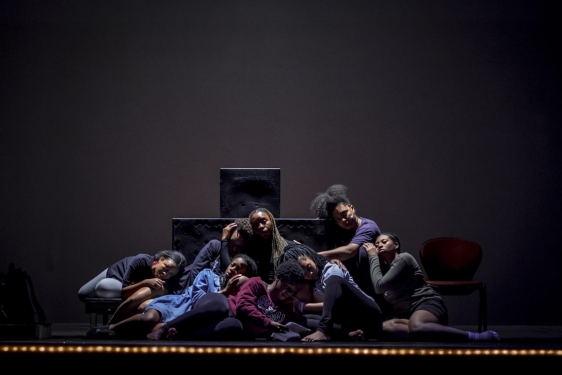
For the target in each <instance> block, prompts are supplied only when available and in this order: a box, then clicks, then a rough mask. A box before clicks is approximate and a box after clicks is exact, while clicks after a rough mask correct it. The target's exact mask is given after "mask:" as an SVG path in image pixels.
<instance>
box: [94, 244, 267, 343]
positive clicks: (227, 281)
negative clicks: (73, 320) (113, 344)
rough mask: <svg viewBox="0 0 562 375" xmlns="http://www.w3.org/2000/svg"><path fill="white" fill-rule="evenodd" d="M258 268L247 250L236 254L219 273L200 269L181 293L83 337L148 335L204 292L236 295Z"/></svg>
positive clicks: (189, 305) (170, 295) (189, 308)
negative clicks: (193, 279) (191, 282)
mask: <svg viewBox="0 0 562 375" xmlns="http://www.w3.org/2000/svg"><path fill="white" fill-rule="evenodd" d="M257 272H258V268H257V265H256V263H255V262H254V260H253V259H252V258H250V257H249V256H248V255H246V254H237V255H235V256H234V258H233V259H232V262H231V263H230V264H229V265H228V266H227V267H226V271H225V272H224V274H222V275H221V276H218V275H217V274H216V273H215V272H213V270H212V269H210V268H206V269H203V270H202V271H200V272H199V273H198V275H197V277H196V278H195V281H194V283H193V285H191V286H190V287H189V288H187V289H186V291H185V292H184V293H183V294H180V295H175V294H168V295H165V296H161V297H158V298H155V299H153V300H152V301H151V302H150V303H149V304H148V305H147V306H146V309H145V311H143V312H141V313H138V314H135V315H133V316H131V317H129V318H127V319H125V320H122V321H120V322H118V323H115V324H109V325H106V326H101V327H95V328H92V329H91V330H89V331H88V332H87V333H86V337H88V338H102V337H113V336H116V337H119V338H131V339H144V338H147V334H149V333H150V332H151V331H153V329H154V330H156V331H157V332H160V330H159V329H158V328H160V327H161V326H162V325H164V324H165V323H166V322H170V321H173V320H174V319H176V318H177V317H178V316H181V315H183V314H184V313H186V312H187V311H190V310H191V309H193V307H194V306H195V305H196V303H197V302H198V301H199V299H200V298H201V297H202V296H204V295H205V294H207V293H217V294H222V295H225V296H227V295H230V294H232V295H236V294H237V293H238V291H239V290H240V288H241V286H242V285H243V284H244V283H245V282H246V281H247V280H248V278H250V277H253V276H256V275H257Z"/></svg>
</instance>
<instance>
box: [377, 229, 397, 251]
mask: <svg viewBox="0 0 562 375" xmlns="http://www.w3.org/2000/svg"><path fill="white" fill-rule="evenodd" d="M375 247H376V248H377V249H379V255H381V253H387V252H388V253H390V252H396V253H398V254H399V253H400V240H399V239H398V236H396V235H395V234H394V233H388V232H383V233H381V234H379V235H378V236H377V239H376V240H375Z"/></svg>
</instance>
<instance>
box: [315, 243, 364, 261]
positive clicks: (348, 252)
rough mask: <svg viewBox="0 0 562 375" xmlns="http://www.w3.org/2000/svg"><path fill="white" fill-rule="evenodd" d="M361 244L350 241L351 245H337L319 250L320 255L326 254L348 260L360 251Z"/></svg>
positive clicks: (326, 255) (331, 257)
mask: <svg viewBox="0 0 562 375" xmlns="http://www.w3.org/2000/svg"><path fill="white" fill-rule="evenodd" d="M359 248H360V246H359V245H357V244H355V243H350V244H349V245H345V246H340V247H336V248H335V249H332V250H324V251H320V252H318V254H320V255H324V256H325V257H328V258H330V259H338V260H347V259H349V258H352V257H354V256H355V255H357V253H358V252H359Z"/></svg>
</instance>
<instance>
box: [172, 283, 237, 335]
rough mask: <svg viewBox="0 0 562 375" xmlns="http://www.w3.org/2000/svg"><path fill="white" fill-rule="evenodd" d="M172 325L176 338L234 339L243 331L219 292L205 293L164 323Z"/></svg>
mask: <svg viewBox="0 0 562 375" xmlns="http://www.w3.org/2000/svg"><path fill="white" fill-rule="evenodd" d="M172 327H174V328H175V329H176V330H177V331H178V335H177V339H184V340H185V339H190V340H196V339H197V340H205V339H213V340H219V339H220V340H229V339H230V340H235V339H239V337H241V335H242V333H243V328H242V323H240V321H239V320H238V319H236V318H235V317H234V314H233V313H232V310H231V309H230V304H229V303H228V298H226V297H225V296H224V295H223V294H220V293H207V294H205V295H204V296H202V297H201V298H200V299H199V301H197V304H196V305H195V306H194V307H193V308H192V309H191V310H189V311H187V312H185V313H183V314H182V315H180V316H178V317H177V318H175V319H173V320H172V321H170V322H168V323H166V325H165V326H164V329H165V330H166V329H169V328H172Z"/></svg>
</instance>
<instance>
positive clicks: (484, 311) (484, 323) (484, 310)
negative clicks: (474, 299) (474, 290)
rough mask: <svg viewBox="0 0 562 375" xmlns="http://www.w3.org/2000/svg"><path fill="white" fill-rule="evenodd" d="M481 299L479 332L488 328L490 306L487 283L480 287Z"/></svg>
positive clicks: (479, 305)
mask: <svg viewBox="0 0 562 375" xmlns="http://www.w3.org/2000/svg"><path fill="white" fill-rule="evenodd" d="M479 294H480V301H479V303H478V332H484V331H487V330H488V306H487V298H486V284H482V287H481V288H480V293H479Z"/></svg>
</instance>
